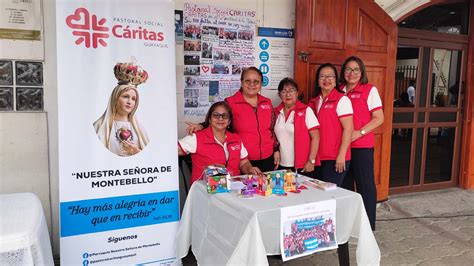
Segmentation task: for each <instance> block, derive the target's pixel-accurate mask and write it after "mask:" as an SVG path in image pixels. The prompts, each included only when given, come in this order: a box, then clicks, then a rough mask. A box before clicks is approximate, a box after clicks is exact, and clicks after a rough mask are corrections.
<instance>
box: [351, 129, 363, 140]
mask: <svg viewBox="0 0 474 266" xmlns="http://www.w3.org/2000/svg"><path fill="white" fill-rule="evenodd" d="M360 137H362V134H361V133H360V130H354V131H352V138H351V141H355V140H357V139H359V138H360Z"/></svg>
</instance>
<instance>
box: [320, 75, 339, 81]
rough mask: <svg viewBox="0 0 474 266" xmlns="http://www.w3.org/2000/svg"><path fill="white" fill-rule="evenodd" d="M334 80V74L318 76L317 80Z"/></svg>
mask: <svg viewBox="0 0 474 266" xmlns="http://www.w3.org/2000/svg"><path fill="white" fill-rule="evenodd" d="M325 79H327V80H335V79H336V76H319V80H325Z"/></svg>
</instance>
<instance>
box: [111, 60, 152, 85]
mask: <svg viewBox="0 0 474 266" xmlns="http://www.w3.org/2000/svg"><path fill="white" fill-rule="evenodd" d="M114 74H115V78H117V80H118V83H119V84H130V85H134V86H137V85H140V84H142V83H145V82H146V81H147V79H148V73H147V72H146V71H145V70H144V69H143V68H141V67H140V66H137V65H135V64H134V63H117V64H116V65H115V66H114Z"/></svg>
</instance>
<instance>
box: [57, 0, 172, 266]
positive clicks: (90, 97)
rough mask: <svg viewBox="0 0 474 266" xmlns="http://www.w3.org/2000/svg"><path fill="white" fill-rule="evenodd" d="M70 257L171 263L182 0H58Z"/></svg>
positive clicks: (65, 252)
mask: <svg viewBox="0 0 474 266" xmlns="http://www.w3.org/2000/svg"><path fill="white" fill-rule="evenodd" d="M56 23H57V25H56V30H57V60H58V61H57V69H58V71H57V74H58V101H59V102H58V124H59V128H58V130H59V132H58V138H59V178H60V180H59V181H60V185H59V189H60V193H59V194H60V224H61V230H60V234H61V264H64V265H88V264H99V263H100V264H103V265H117V264H148V263H156V264H170V263H173V262H175V254H174V238H175V232H176V229H177V225H178V221H179V191H178V181H179V180H178V172H177V170H178V163H177V149H176V143H177V129H176V128H177V125H176V124H177V122H176V117H177V116H176V89H175V88H176V84H175V83H176V81H175V75H176V74H175V67H174V66H175V50H174V49H175V48H174V47H175V44H174V36H175V35H174V29H175V28H174V1H172V0H135V1H123V0H122V1H119V0H110V1H94V0H82V1H66V0H58V1H57V2H56Z"/></svg>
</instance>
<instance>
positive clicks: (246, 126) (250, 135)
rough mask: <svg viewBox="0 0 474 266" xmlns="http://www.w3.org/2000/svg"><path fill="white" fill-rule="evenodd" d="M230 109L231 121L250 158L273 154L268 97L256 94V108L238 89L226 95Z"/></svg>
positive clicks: (270, 103)
mask: <svg viewBox="0 0 474 266" xmlns="http://www.w3.org/2000/svg"><path fill="white" fill-rule="evenodd" d="M225 100H226V102H227V103H228V104H229V106H230V108H231V109H232V123H233V127H234V131H235V133H237V134H238V135H239V137H240V139H241V140H242V142H243V143H244V145H245V148H247V151H248V153H249V159H250V160H261V159H266V158H268V157H270V156H272V154H273V144H274V139H273V134H272V112H273V106H272V102H271V100H270V99H268V98H266V97H263V96H261V95H258V102H257V109H256V111H254V109H253V107H252V106H251V105H250V104H249V103H247V102H246V101H245V99H244V96H243V95H242V93H241V92H240V91H238V92H236V93H235V94H234V95H232V96H230V97H227V98H226V99H225Z"/></svg>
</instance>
